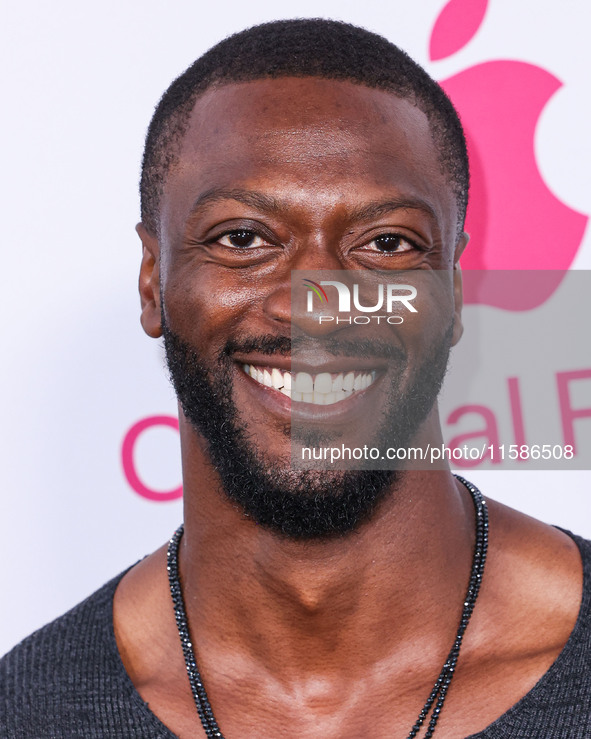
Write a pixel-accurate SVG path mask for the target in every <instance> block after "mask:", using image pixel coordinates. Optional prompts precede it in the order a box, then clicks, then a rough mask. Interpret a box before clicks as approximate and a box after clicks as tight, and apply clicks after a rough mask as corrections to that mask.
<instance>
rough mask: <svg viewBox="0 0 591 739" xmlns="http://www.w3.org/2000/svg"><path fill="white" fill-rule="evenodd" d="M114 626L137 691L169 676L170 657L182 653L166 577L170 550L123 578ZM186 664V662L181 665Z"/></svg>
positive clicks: (116, 598)
mask: <svg viewBox="0 0 591 739" xmlns="http://www.w3.org/2000/svg"><path fill="white" fill-rule="evenodd" d="M113 624H114V628H115V637H116V641H117V646H118V649H119V653H120V655H121V659H122V661H123V664H124V665H125V668H126V670H127V672H128V674H129V676H130V677H131V679H132V682H133V683H134V684H135V685H136V687H141V686H142V685H143V684H145V683H148V682H150V681H151V680H152V679H153V677H154V674H162V671H164V673H167V672H168V670H169V668H168V665H169V664H170V655H171V653H172V654H174V653H175V652H176V651H178V652H179V654H178V656H179V657H180V659H181V660H182V653H181V652H180V646H179V645H178V639H174V638H171V634H172V637H174V636H175V635H176V627H175V624H174V615H173V610H172V604H171V602H170V596H169V593H168V580H167V576H166V547H165V546H164V547H161V548H160V549H157V550H156V551H155V552H154V553H153V554H150V555H149V556H148V557H146V558H145V559H143V560H142V561H141V562H139V563H138V564H137V565H136V566H135V567H133V568H132V569H131V570H129V572H127V573H126V575H125V576H124V577H123V578H122V580H121V582H120V583H119V585H118V587H117V590H116V591H115V596H114V599H113ZM181 664H182V662H181Z"/></svg>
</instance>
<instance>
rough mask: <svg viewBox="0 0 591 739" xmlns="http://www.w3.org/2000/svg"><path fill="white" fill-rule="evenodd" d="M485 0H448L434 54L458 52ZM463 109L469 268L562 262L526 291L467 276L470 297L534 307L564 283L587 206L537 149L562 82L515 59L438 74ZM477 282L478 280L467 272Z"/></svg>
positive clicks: (435, 30)
mask: <svg viewBox="0 0 591 739" xmlns="http://www.w3.org/2000/svg"><path fill="white" fill-rule="evenodd" d="M487 5H488V0H450V2H448V3H447V5H446V6H445V7H444V8H443V10H442V11H441V13H440V15H439V17H438V18H437V20H436V22H435V25H434V27H433V31H432V34H431V41H430V45H429V56H430V58H431V60H433V61H437V60H438V59H443V58H445V57H448V56H450V55H451V54H453V53H455V52H456V51H458V50H459V49H461V48H462V47H463V46H465V45H466V44H467V43H468V41H470V39H471V38H472V37H473V36H474V34H475V33H476V31H477V30H478V28H479V27H480V25H481V23H482V21H483V19H484V14H485V12H486V8H487ZM441 85H442V87H443V88H444V90H445V91H446V93H447V94H448V95H449V97H450V98H451V99H452V101H453V103H454V105H455V106H456V108H457V109H458V111H459V112H460V116H461V118H462V123H463V125H464V129H465V131H466V135H467V139H468V154H469V157H470V166H471V177H472V179H471V190H470V206H469V207H468V216H467V223H466V231H467V232H468V233H469V234H470V235H471V242H470V246H469V248H468V249H467V250H466V252H465V255H464V256H463V257H462V267H463V268H464V269H468V270H476V269H477V270H532V269H535V270H556V271H555V272H552V273H550V272H549V273H547V275H546V277H545V278H544V279H541V280H537V281H536V286H535V288H532V289H528V290H526V291H519V290H515V291H513V290H511V291H509V290H506V291H505V290H500V289H499V284H498V280H495V279H493V280H491V281H490V285H488V281H487V280H482V281H474V284H473V285H470V284H468V285H467V288H468V291H467V293H468V294H467V295H465V299H466V302H468V303H484V304H486V305H493V306H496V307H499V308H505V309H507V310H529V309H531V308H535V307H537V306H538V305H540V304H541V303H543V302H544V301H546V300H547V299H548V298H549V297H550V296H551V295H552V293H553V292H554V291H555V290H556V288H557V287H558V285H559V284H560V281H561V278H562V273H561V272H560V270H562V271H564V270H567V269H568V268H569V267H570V265H571V264H572V261H573V259H574V257H575V254H576V253H577V250H578V248H579V246H580V244H581V240H582V237H583V233H584V231H585V227H586V224H587V216H585V215H583V214H582V213H578V212H576V211H574V210H573V209H572V208H569V207H568V206H567V205H566V204H565V203H563V202H561V201H560V200H559V199H558V198H557V197H556V196H555V195H554V194H553V193H552V192H551V191H550V190H549V189H548V187H547V186H546V184H545V182H544V181H543V179H542V176H541V174H540V171H539V169H538V166H537V163H536V159H535V152H534V132H535V128H536V124H537V120H538V117H539V115H540V112H541V111H542V109H543V107H544V106H545V105H546V103H547V102H548V100H549V99H550V98H551V96H552V95H553V94H554V93H555V92H556V91H557V90H558V89H559V88H560V87H561V85H562V83H561V82H560V81H559V80H558V79H556V77H554V76H553V75H551V74H550V73H549V72H547V71H545V70H544V69H541V68H540V67H536V66H534V65H533V64H527V63H525V62H519V61H489V62H485V63H483V64H478V65H476V66H474V67H470V68H469V69H465V70H464V71H462V72H460V73H459V74H456V75H454V76H453V77H450V78H449V79H446V80H443V81H441ZM468 282H469V283H472V282H473V281H472V280H469V281H468Z"/></svg>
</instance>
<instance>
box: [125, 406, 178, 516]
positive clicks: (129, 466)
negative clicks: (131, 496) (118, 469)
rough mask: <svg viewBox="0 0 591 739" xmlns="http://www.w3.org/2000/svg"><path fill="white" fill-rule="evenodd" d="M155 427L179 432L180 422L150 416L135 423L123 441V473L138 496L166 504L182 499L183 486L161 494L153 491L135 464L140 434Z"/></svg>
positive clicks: (166, 417)
mask: <svg viewBox="0 0 591 739" xmlns="http://www.w3.org/2000/svg"><path fill="white" fill-rule="evenodd" d="M154 426H168V427H169V428H171V429H174V430H175V431H177V432H178V430H179V421H178V418H175V417H174V416H149V417H148V418H142V420H141V421H138V422H137V423H135V424H134V425H133V426H132V427H131V428H130V429H129V431H128V432H127V433H126V434H125V438H124V439H123V445H122V447H121V461H122V463H123V472H124V474H125V477H126V478H127V482H128V483H129V484H130V485H131V487H132V488H133V490H135V492H136V493H137V494H138V495H141V496H142V497H143V498H147V499H148V500H155V501H158V502H164V501H168V500H176V499H177V498H181V497H182V495H183V486H182V485H180V486H179V487H178V488H174V489H173V490H166V491H164V492H159V491H158V490H152V488H149V487H148V486H147V485H144V483H143V482H142V481H141V480H140V478H139V476H138V474H137V472H136V469H135V462H134V459H133V452H134V448H135V443H136V441H137V440H138V438H139V436H140V434H142V433H143V432H144V431H146V430H147V429H150V428H154Z"/></svg>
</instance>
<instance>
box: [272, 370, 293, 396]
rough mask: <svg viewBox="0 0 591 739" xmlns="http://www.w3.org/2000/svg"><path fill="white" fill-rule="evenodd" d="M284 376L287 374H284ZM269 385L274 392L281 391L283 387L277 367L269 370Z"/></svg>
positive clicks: (281, 376)
mask: <svg viewBox="0 0 591 739" xmlns="http://www.w3.org/2000/svg"><path fill="white" fill-rule="evenodd" d="M285 374H289V373H287V372H286V373H285ZM271 383H272V385H273V387H274V388H275V389H276V390H281V388H282V387H283V375H282V374H281V372H280V371H279V370H278V369H277V367H273V369H272V370H271Z"/></svg>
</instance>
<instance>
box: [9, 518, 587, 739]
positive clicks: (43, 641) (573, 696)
mask: <svg viewBox="0 0 591 739" xmlns="http://www.w3.org/2000/svg"><path fill="white" fill-rule="evenodd" d="M567 533H568V532H567ZM571 536H572V534H571ZM573 538H574V539H575V541H576V542H577V544H578V546H579V548H580V550H581V554H582V557H583V567H584V589H583V601H582V604H581V610H580V613H579V618H578V620H577V623H576V625H575V628H574V630H573V632H572V634H571V636H570V639H569V640H568V642H567V644H566V646H565V647H564V649H563V651H562V652H561V654H560V655H559V657H558V658H557V660H556V661H555V662H554V664H553V665H552V667H551V668H550V669H549V670H548V672H547V673H546V674H545V675H544V676H543V677H542V678H541V679H540V681H539V682H538V683H537V685H535V687H534V688H533V689H532V690H531V691H530V692H529V693H528V694H527V695H525V696H524V697H523V698H522V699H521V700H520V701H519V702H518V703H516V704H515V705H514V706H513V707H512V708H511V709H510V710H509V711H507V713H505V714H503V715H502V716H501V717H500V718H499V719H497V720H496V721H495V722H494V723H493V724H491V725H490V726H489V727H488V728H487V729H486V730H485V731H483V732H480V733H479V734H473V735H472V736H471V737H469V739H509V738H510V739H526V738H527V739H591V672H590V669H589V668H590V665H591V542H589V541H585V540H583V539H581V538H579V537H576V536H574V537H573ZM121 577H122V575H119V576H118V577H116V578H115V579H114V580H111V581H110V582H109V583H107V584H106V585H104V586H103V587H102V588H101V589H100V590H98V591H97V592H96V593H95V594H94V595H91V596H90V597H89V598H87V600H85V601H84V602H82V603H80V604H79V605H78V606H76V607H75V608H74V609H73V610H71V611H69V612H68V613H66V614H65V615H64V616H62V617H61V618H58V619H57V620H56V621H54V622H53V623H51V624H49V625H47V626H45V627H44V628H42V629H40V630H39V631H37V632H36V633H34V634H33V635H31V636H30V637H28V638H27V639H25V640H24V641H23V642H21V644H19V645H18V646H17V647H15V648H14V649H13V650H12V651H11V652H9V653H8V654H7V655H6V656H5V657H4V658H3V659H2V660H0V737H2V739H21V737H22V738H24V737H27V739H29V738H30V737H34V738H35V739H50V737H51V738H52V739H53V738H56V737H60V739H61V738H62V737H63V738H67V739H73V738H74V737H76V739H99V738H100V739H105V738H106V737H117V738H118V739H119V738H120V739H124V738H125V739H156V738H158V739H173V737H174V734H173V733H172V732H171V731H170V730H169V729H167V728H166V726H164V724H162V722H161V721H159V719H158V718H156V716H155V715H154V714H153V713H152V712H151V711H150V709H149V708H148V706H147V704H146V703H144V701H143V700H142V698H141V697H140V695H139V693H138V692H137V691H136V689H135V688H134V686H133V684H132V682H131V680H130V678H129V676H128V675H127V673H126V672H125V668H124V667H123V664H122V662H121V658H120V656H119V652H118V651H117V645H116V642H115V636H114V632H113V619H112V606H113V594H114V592H115V588H116V587H117V583H118V582H119V580H120V579H121ZM380 739H381V738H380ZM383 739H389V738H386V737H384V738H383Z"/></svg>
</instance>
